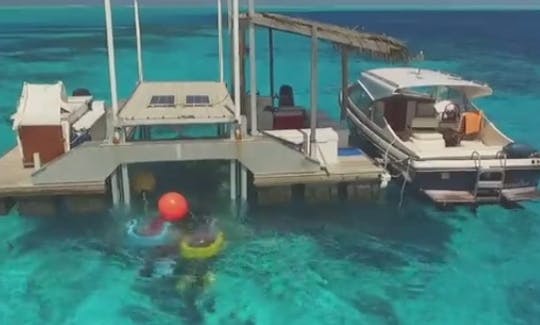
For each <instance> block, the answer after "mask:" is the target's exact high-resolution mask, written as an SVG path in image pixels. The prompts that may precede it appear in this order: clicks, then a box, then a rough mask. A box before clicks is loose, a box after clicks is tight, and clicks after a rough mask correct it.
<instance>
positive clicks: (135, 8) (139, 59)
mask: <svg viewBox="0 0 540 325" xmlns="http://www.w3.org/2000/svg"><path fill="white" fill-rule="evenodd" d="M133 11H135V34H136V37H137V65H138V67H139V82H142V81H143V79H144V76H143V63H142V45H141V21H140V18H139V0H133Z"/></svg>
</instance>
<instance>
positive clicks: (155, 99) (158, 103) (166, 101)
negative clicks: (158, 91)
mask: <svg viewBox="0 0 540 325" xmlns="http://www.w3.org/2000/svg"><path fill="white" fill-rule="evenodd" d="M174 102H175V96H174V95H154V96H152V97H151V98H150V104H149V105H148V107H173V106H175V104H174Z"/></svg>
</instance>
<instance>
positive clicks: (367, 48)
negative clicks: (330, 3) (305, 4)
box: [240, 13, 410, 61]
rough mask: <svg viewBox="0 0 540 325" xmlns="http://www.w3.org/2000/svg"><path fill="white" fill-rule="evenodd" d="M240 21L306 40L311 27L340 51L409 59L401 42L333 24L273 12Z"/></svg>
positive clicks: (377, 56)
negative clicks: (297, 35) (291, 34)
mask: <svg viewBox="0 0 540 325" xmlns="http://www.w3.org/2000/svg"><path fill="white" fill-rule="evenodd" d="M240 19H241V21H242V22H243V23H247V22H249V21H250V20H251V22H253V23H254V24H255V25H256V26H260V27H266V28H271V29H275V30H280V31H283V32H288V33H293V34H299V35H304V36H308V37H311V33H312V30H313V28H314V27H315V28H317V37H318V38H319V39H322V40H325V41H329V42H332V43H334V44H335V45H336V46H338V47H340V48H347V49H349V50H351V51H352V52H357V53H358V54H361V55H369V56H372V57H376V58H384V59H387V60H393V61H408V60H409V59H410V57H409V51H408V49H407V47H406V46H405V44H404V43H403V42H401V41H399V40H397V39H395V38H392V37H388V36H385V35H381V34H374V33H366V32H363V31H358V30H354V29H350V28H346V27H341V26H337V25H332V24H326V23H320V22H316V21H312V20H307V19H300V18H295V17H289V16H285V15H279V14H273V13H255V14H254V15H253V16H251V17H250V16H249V15H248V14H245V13H244V14H241V16H240Z"/></svg>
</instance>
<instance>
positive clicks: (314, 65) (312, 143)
mask: <svg viewBox="0 0 540 325" xmlns="http://www.w3.org/2000/svg"><path fill="white" fill-rule="evenodd" d="M317 61H318V39H317V27H315V26H313V28H312V29H311V112H310V117H311V119H310V128H311V131H310V134H309V155H310V157H311V158H315V157H316V154H317V134H316V132H317V88H318V87H317V85H318V84H319V80H318V71H317V69H318V62H317Z"/></svg>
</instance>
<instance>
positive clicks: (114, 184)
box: [111, 169, 120, 207]
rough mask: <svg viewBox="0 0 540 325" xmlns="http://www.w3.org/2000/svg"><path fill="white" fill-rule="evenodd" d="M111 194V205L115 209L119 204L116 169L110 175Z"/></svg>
mask: <svg viewBox="0 0 540 325" xmlns="http://www.w3.org/2000/svg"><path fill="white" fill-rule="evenodd" d="M111 193H112V200H113V205H114V206H115V207H117V206H118V204H119V203H120V190H119V188H118V171H117V170H116V169H115V170H114V171H113V173H112V175H111Z"/></svg>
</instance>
